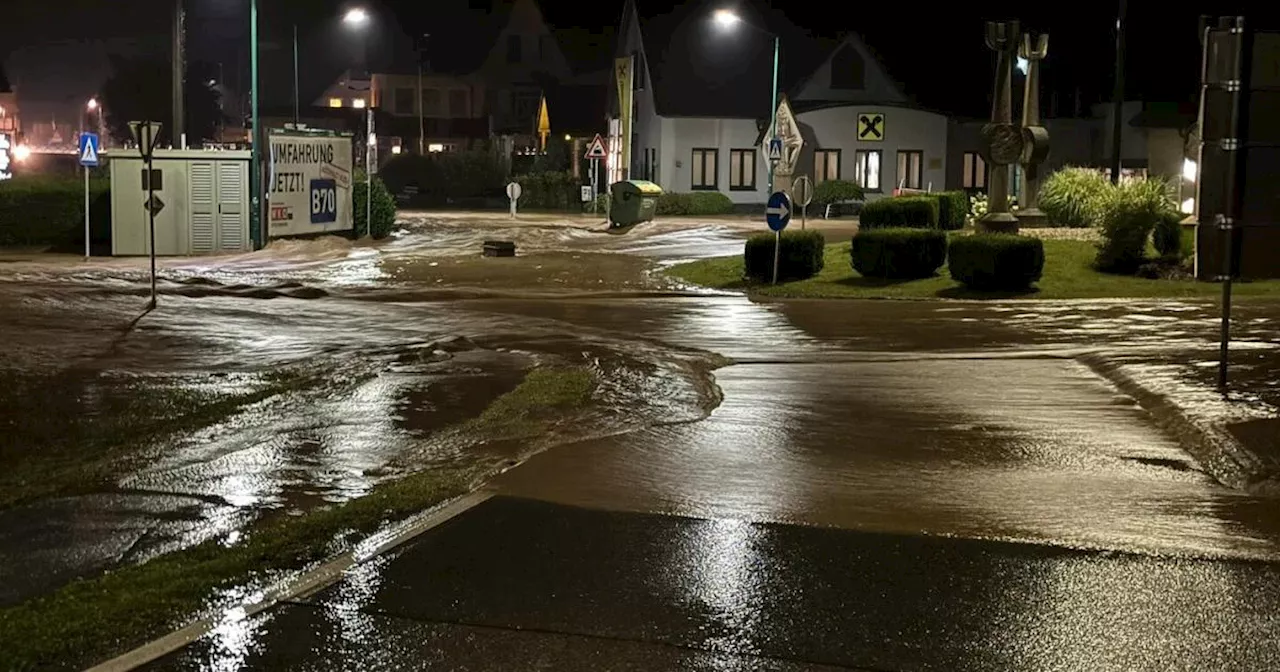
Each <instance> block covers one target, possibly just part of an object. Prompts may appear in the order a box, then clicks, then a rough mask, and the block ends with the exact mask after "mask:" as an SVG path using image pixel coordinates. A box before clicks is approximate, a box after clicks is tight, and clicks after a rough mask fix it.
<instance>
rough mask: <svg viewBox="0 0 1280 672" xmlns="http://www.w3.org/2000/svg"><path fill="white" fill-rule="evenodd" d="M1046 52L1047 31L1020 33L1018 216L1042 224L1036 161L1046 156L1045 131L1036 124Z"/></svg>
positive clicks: (1047, 134)
mask: <svg viewBox="0 0 1280 672" xmlns="http://www.w3.org/2000/svg"><path fill="white" fill-rule="evenodd" d="M1048 55H1049V35H1048V34H1047V33H1046V34H1041V35H1038V36H1035V37H1033V36H1032V35H1031V34H1030V33H1024V34H1023V36H1022V46H1021V47H1019V48H1018V56H1020V57H1022V58H1023V59H1025V60H1026V62H1027V81H1026V87H1025V90H1024V92H1023V98H1022V141H1023V146H1022V160H1021V162H1020V163H1021V164H1022V199H1021V201H1020V203H1021V205H1022V207H1021V208H1020V209H1019V210H1018V220H1019V221H1020V222H1021V223H1022V224H1023V225H1025V226H1031V227H1036V226H1043V225H1044V224H1045V222H1046V221H1048V220H1047V218H1046V217H1045V215H1044V213H1043V212H1041V211H1040V208H1039V200H1040V164H1042V163H1044V160H1045V159H1046V158H1048V156H1049V131H1048V129H1046V128H1044V127H1043V126H1041V125H1040V61H1042V60H1044V57H1045V56H1048Z"/></svg>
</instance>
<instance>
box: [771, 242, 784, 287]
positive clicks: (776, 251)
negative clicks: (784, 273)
mask: <svg viewBox="0 0 1280 672" xmlns="http://www.w3.org/2000/svg"><path fill="white" fill-rule="evenodd" d="M781 254H782V232H781V231H774V232H773V284H775V285H776V284H778V257H779V256H781Z"/></svg>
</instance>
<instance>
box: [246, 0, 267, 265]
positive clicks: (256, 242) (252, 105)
mask: <svg viewBox="0 0 1280 672" xmlns="http://www.w3.org/2000/svg"><path fill="white" fill-rule="evenodd" d="M258 126H259V124H258V0H249V127H250V128H249V149H250V154H249V156H250V159H249V164H250V165H249V190H250V192H251V193H252V194H253V198H252V199H251V201H250V204H249V213H250V216H252V217H253V226H251V227H249V235H250V237H251V238H252V239H253V249H255V250H257V249H261V248H262V244H263V239H264V238H265V237H266V236H265V232H264V231H263V227H262V200H263V197H262V143H261V142H259V139H260V138H261V137H262V132H261V129H259V128H258Z"/></svg>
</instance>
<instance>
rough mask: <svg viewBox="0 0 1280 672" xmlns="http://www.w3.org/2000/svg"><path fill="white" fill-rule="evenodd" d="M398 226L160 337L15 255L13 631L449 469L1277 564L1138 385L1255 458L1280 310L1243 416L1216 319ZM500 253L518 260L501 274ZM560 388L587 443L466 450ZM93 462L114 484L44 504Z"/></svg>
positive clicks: (512, 226)
mask: <svg viewBox="0 0 1280 672" xmlns="http://www.w3.org/2000/svg"><path fill="white" fill-rule="evenodd" d="M402 224H403V225H404V228H403V230H401V231H399V232H397V234H396V235H395V236H394V237H393V238H391V239H389V240H387V241H383V242H379V243H369V242H358V243H351V242H349V241H344V240H341V239H337V238H324V239H318V240H311V241H285V242H278V243H275V244H273V245H271V246H270V247H269V248H268V249H266V250H264V251H262V252H257V253H252V254H245V255H236V256H228V257H217V258H201V259H167V260H163V261H162V263H161V276H162V279H161V281H160V283H159V287H160V291H161V297H160V307H159V308H158V309H157V310H155V311H152V312H149V313H145V314H144V313H143V310H142V308H143V305H144V303H145V300H146V295H147V292H148V291H149V290H148V286H147V283H146V273H145V266H144V264H143V263H142V262H141V261H140V260H136V259H103V260H97V259H95V260H93V261H91V262H88V263H84V262H82V261H80V260H78V259H76V258H70V257H56V256H33V255H11V256H9V257H5V258H4V259H5V260H4V261H3V262H0V314H3V315H4V316H5V318H4V320H3V322H0V339H3V342H4V343H5V346H6V348H5V349H6V357H5V361H4V363H3V367H2V368H3V371H4V372H5V373H4V375H5V376H7V380H9V381H12V385H11V389H13V390H19V389H20V390H25V392H23V393H22V394H16V393H11V394H8V395H7V396H0V403H3V404H4V405H5V408H4V409H3V410H4V411H5V412H6V415H7V417H8V418H11V419H9V420H7V421H8V422H9V428H8V429H9V431H7V432H6V433H5V438H4V439H3V443H0V447H2V448H3V450H4V453H3V454H2V455H3V459H4V464H17V463H20V462H23V457H22V456H23V454H24V453H23V451H50V452H52V453H56V454H58V455H65V458H64V459H63V458H60V459H59V460H57V461H52V462H50V465H51V466H49V469H50V471H48V472H31V473H28V474H25V475H21V474H20V476H15V477H13V478H15V479H16V478H19V477H21V478H23V479H25V480H22V481H21V482H18V481H16V480H15V481H13V482H12V483H11V484H12V485H14V487H15V492H27V493H30V496H22V497H20V496H17V495H14V496H13V497H12V498H11V499H9V500H0V604H12V603H15V602H18V601H21V600H23V599H26V598H28V597H31V596H33V595H38V594H40V593H41V592H44V591H47V590H50V589H52V588H55V587H57V586H59V585H62V584H64V583H65V582H67V581H68V580H70V579H72V578H74V577H77V576H87V575H92V574H94V573H96V572H99V571H102V570H103V569H106V568H110V567H112V566H115V565H118V564H120V563H131V562H139V561H144V560H146V559H147V558H150V557H154V556H155V555H156V554H158V553H163V552H166V551H168V550H172V549H175V548H181V547H184V546H189V545H192V544H196V543H200V542H203V541H207V540H210V539H220V540H223V541H224V542H225V543H236V541H237V540H238V539H240V538H242V535H243V534H244V533H245V531H246V530H248V529H249V528H250V527H251V526H252V524H253V523H254V522H255V521H258V520H261V519H262V518H263V517H271V516H288V515H297V514H299V513H301V512H305V511H308V510H311V509H314V508H316V507H321V506H328V505H332V504H335V503H340V502H343V501H347V500H350V499H352V498H356V497H360V496H362V495H364V494H366V493H368V492H369V491H370V490H371V489H372V488H375V487H377V486H378V485H379V484H381V483H384V482H387V481H388V480H391V479H395V478H398V477H400V476H403V475H404V474H407V473H411V472H415V471H422V470H430V469H433V468H440V467H445V466H459V465H463V466H468V465H481V466H483V467H485V469H487V472H488V473H490V474H493V475H496V474H498V473H499V472H505V473H502V474H501V475H500V476H496V477H495V478H492V479H489V480H488V481H487V485H486V486H485V487H490V488H493V489H496V490H497V491H499V492H503V493H507V494H515V495H520V496H524V497H530V498H535V499H543V500H547V501H552V502H559V503H568V504H581V505H587V506H592V507H598V508H605V509H616V510H626V511H642V512H662V513H676V514H682V515H690V516H697V517H718V518H735V519H742V520H752V521H776V522H794V523H801V524H805V525H815V526H836V527H847V528H851V529H866V530H877V531H888V532H904V533H913V534H916V533H923V534H929V535H943V536H961V537H975V538H996V539H1011V540H1018V541H1028V542H1034V543H1041V544H1055V545H1066V546H1073V547H1085V548H1105V549H1119V550H1133V551H1138V552H1144V553H1158V554H1178V555H1187V556H1196V557H1198V556H1211V557H1246V558H1259V559H1272V560H1275V559H1280V553H1278V551H1280V518H1278V517H1277V514H1276V513H1275V512H1276V511H1277V508H1276V501H1275V499H1274V494H1272V492H1271V491H1268V490H1267V489H1265V488H1242V487H1228V485H1224V484H1223V481H1224V480H1229V479H1226V478H1224V476H1223V473H1222V468H1225V467H1222V465H1217V466H1216V467H1215V466H1213V465H1209V466H1206V465H1205V464H1202V463H1201V462H1200V461H1199V459H1198V458H1197V457H1196V456H1193V455H1192V454H1190V453H1188V452H1187V450H1186V449H1185V447H1184V445H1183V444H1182V443H1180V441H1179V437H1178V436H1176V435H1175V434H1174V433H1171V432H1170V431H1169V429H1168V427H1167V426H1166V424H1164V423H1162V422H1161V419H1160V418H1159V417H1157V416H1155V415H1153V413H1152V411H1151V409H1150V408H1149V407H1148V405H1144V404H1143V403H1140V401H1141V400H1140V399H1137V398H1135V396H1133V393H1131V392H1130V391H1128V390H1126V389H1123V388H1124V385H1123V384H1121V383H1118V382H1117V381H1118V380H1127V381H1131V382H1132V381H1136V382H1137V383H1140V384H1141V385H1142V386H1144V389H1149V390H1151V391H1152V394H1154V395H1156V396H1157V397H1159V398H1162V399H1165V400H1168V401H1169V403H1170V405H1171V406H1176V407H1179V408H1183V409H1186V410H1188V411H1190V412H1194V413H1195V414H1197V417H1199V418H1202V419H1208V420H1211V421H1217V422H1221V423H1222V424H1223V426H1228V427H1230V429H1229V430H1228V431H1231V432H1234V433H1236V435H1237V436H1238V437H1242V438H1244V439H1247V440H1250V441H1252V442H1253V444H1254V445H1262V446H1265V445H1266V441H1267V440H1268V437H1272V436H1277V435H1280V431H1273V430H1276V429H1277V428H1276V424H1275V423H1276V418H1277V417H1278V416H1277V410H1276V409H1277V407H1280V384H1278V383H1277V376H1276V375H1275V372H1276V371H1277V370H1280V369H1277V366H1278V365H1280V355H1278V354H1277V349H1276V346H1277V339H1278V338H1280V304H1275V303H1266V302H1249V303H1245V304H1243V305H1241V306H1240V307H1239V308H1238V311H1237V318H1238V319H1237V322H1236V331H1235V336H1236V338H1237V339H1238V342H1237V345H1236V348H1237V349H1236V356H1237V358H1238V359H1237V361H1238V369H1237V371H1238V375H1239V376H1240V379H1239V380H1240V381H1241V384H1240V391H1238V392H1237V393H1234V394H1233V396H1230V397H1226V398H1224V397H1223V396H1222V395H1219V394H1217V393H1215V392H1214V391H1213V386H1212V383H1213V372H1214V370H1213V364H1214V354H1215V350H1214V347H1215V346H1214V339H1215V338H1216V328H1217V322H1216V313H1215V308H1214V306H1213V305H1212V304H1210V303H1192V302H1176V301H1123V302H1121V301H1086V302H1004V303H963V302H947V303H944V302H899V301H794V302H779V303H757V302H753V301H751V300H748V299H747V298H745V297H742V296H740V295H726V294H721V293H715V292H706V291H700V290H698V289H696V288H690V287H684V286H681V285H680V284H679V283H677V282H675V281H673V280H670V279H668V278H666V277H665V276H663V275H662V273H661V270H662V268H663V267H664V266H665V265H669V264H671V263H674V262H677V261H681V260H688V259H694V258H701V257H709V256H718V255H724V254H735V253H738V252H740V250H741V247H742V240H743V238H744V237H745V235H746V234H747V233H748V232H749V231H752V230H754V229H755V228H758V227H757V226H756V224H755V223H754V222H750V221H748V220H745V219H735V218H724V219H722V220H708V221H692V220H673V221H669V222H660V223H657V224H651V225H642V226H640V227H636V228H635V229H634V230H631V231H629V232H626V233H609V232H607V231H605V230H604V229H603V227H602V226H601V225H600V223H599V222H598V221H596V220H594V219H591V218H589V217H584V218H571V219H569V220H565V219H564V218H554V217H550V216H538V215H530V216H522V218H521V219H519V220H517V221H514V222H513V221H510V220H509V219H507V218H506V217H505V216H492V215H429V214H407V215H404V216H403V217H402ZM826 230H827V231H828V233H829V235H831V236H833V237H834V236H841V235H844V234H845V233H846V231H845V230H844V229H842V228H840V225H837V224H831V225H829V227H828V228H827V229H826ZM493 239H498V240H512V241H514V242H516V244H517V246H518V250H519V254H518V256H517V257H516V258H515V259H488V258H482V257H481V256H480V255H479V249H480V245H481V244H482V242H483V241H485V240H493ZM546 366H585V367H589V368H590V369H591V370H592V371H593V372H594V374H595V377H596V381H597V386H596V388H595V391H594V393H593V396H592V400H591V403H590V404H589V407H588V408H585V409H575V412H578V413H579V415H578V416H577V417H578V420H577V421H576V422H574V423H571V424H568V425H561V426H558V427H557V429H556V430H555V431H554V432H552V433H551V434H549V435H547V436H542V437H539V438H537V439H536V440H532V441H525V442H521V443H519V444H518V445H513V444H511V443H510V442H483V441H479V442H478V441H475V440H470V439H471V438H472V437H468V436H465V435H463V434H459V432H458V431H456V430H457V427H458V425H459V424H460V423H461V422H462V421H464V420H467V419H469V418H474V417H476V416H478V415H479V414H480V413H481V412H482V411H483V410H484V409H485V408H486V407H488V406H489V404H491V403H492V402H493V401H494V400H495V399H497V398H498V397H500V396H501V395H503V394H505V393H507V392H510V391H511V390H513V389H515V388H516V386H517V385H519V384H520V382H521V381H522V380H523V379H524V377H525V375H526V374H527V372H528V371H529V370H531V369H532V368H534V367H546ZM14 417H20V418H21V420H20V421H19V420H14V419H12V418H14ZM111 418H125V420H126V421H124V422H120V421H109V420H111ZM131 423H132V424H131ZM139 428H145V429H146V431H141V430H140V429H139ZM88 447H93V450H95V451H98V452H96V453H95V454H93V455H86V454H84V452H77V448H84V449H85V451H87V450H88ZM1277 453H1280V449H1278V450H1277ZM1272 457H1275V455H1272ZM1264 458H1265V456H1264ZM84 462H92V463H93V464H94V465H96V466H95V469H98V471H95V472H94V473H95V474H97V475H98V477H97V478H96V479H90V480H87V481H86V480H83V479H82V480H80V481H75V487H68V488H63V489H61V490H57V489H50V490H47V491H43V490H41V488H39V487H35V485H33V479H35V478H37V477H39V476H40V474H41V473H47V474H55V475H57V476H58V477H59V478H62V477H64V476H66V474H67V473H68V472H67V470H68V469H74V468H75V467H76V466H77V465H78V464H79V465H82V463H84ZM513 465H519V466H515V468H510V467H512V466H513ZM1211 467H1212V468H1211Z"/></svg>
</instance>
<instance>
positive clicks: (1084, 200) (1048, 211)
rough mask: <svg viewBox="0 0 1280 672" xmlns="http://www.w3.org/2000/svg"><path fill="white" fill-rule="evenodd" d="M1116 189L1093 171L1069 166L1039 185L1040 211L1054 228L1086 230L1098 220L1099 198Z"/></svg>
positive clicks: (1100, 174) (1098, 173)
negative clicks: (1067, 227)
mask: <svg viewBox="0 0 1280 672" xmlns="http://www.w3.org/2000/svg"><path fill="white" fill-rule="evenodd" d="M1112 188H1113V187H1112V186H1111V182H1109V181H1107V178H1106V177H1104V176H1103V175H1102V173H1100V172H1098V171H1096V170H1094V169H1092V168H1080V167H1078V166H1067V167H1065V168H1062V169H1061V170H1058V171H1056V172H1054V173H1053V174H1051V175H1049V177H1047V178H1045V180H1044V184H1043V185H1041V186H1040V201H1039V204H1040V210H1041V211H1043V212H1044V214H1045V216H1046V217H1047V218H1048V219H1049V224H1051V225H1053V226H1070V227H1077V228H1085V227H1089V226H1093V225H1094V224H1096V223H1097V220H1098V206H1099V205H1100V203H1099V199H1100V198H1101V197H1103V196H1104V195H1105V194H1106V193H1107V192H1108V191H1110V190H1111V189H1112Z"/></svg>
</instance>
